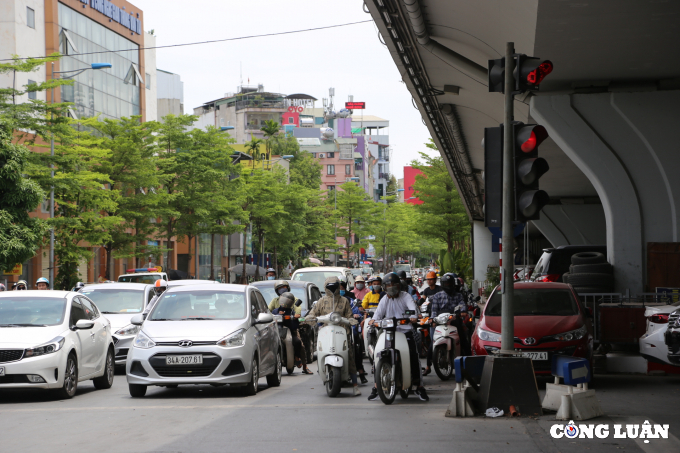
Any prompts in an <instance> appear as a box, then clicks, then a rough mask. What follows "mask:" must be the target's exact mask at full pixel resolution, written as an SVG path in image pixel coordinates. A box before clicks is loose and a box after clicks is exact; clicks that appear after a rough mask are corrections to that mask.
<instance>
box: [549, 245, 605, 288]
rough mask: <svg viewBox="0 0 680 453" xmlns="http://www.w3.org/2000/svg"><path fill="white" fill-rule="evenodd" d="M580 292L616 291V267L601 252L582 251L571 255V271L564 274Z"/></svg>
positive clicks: (564, 278) (564, 279)
mask: <svg viewBox="0 0 680 453" xmlns="http://www.w3.org/2000/svg"><path fill="white" fill-rule="evenodd" d="M562 281H563V282H564V283H570V284H571V286H573V287H574V290H575V291H576V292H577V293H579V294H582V293H611V292H613V291H614V268H613V266H612V265H611V264H609V263H608V262H607V257H606V256H604V254H602V253H599V252H580V253H575V254H573V255H572V256H571V266H569V272H567V273H565V274H564V275H562Z"/></svg>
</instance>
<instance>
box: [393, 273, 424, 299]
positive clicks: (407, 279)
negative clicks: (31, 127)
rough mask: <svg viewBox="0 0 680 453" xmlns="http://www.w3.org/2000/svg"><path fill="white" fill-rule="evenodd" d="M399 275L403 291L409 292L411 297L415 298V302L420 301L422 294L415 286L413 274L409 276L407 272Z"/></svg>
mask: <svg viewBox="0 0 680 453" xmlns="http://www.w3.org/2000/svg"><path fill="white" fill-rule="evenodd" d="M397 275H398V276H399V280H400V281H401V290H402V291H404V292H407V293H408V294H409V296H411V298H413V301H414V302H416V301H418V299H420V293H419V292H418V290H417V289H416V288H415V287H414V286H413V279H412V278H411V274H409V273H408V272H406V271H399V272H398V273H397Z"/></svg>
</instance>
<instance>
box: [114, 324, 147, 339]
mask: <svg viewBox="0 0 680 453" xmlns="http://www.w3.org/2000/svg"><path fill="white" fill-rule="evenodd" d="M141 328H142V326H136V325H134V324H128V325H127V326H125V327H123V328H122V329H119V330H118V331H116V333H115V334H114V335H120V336H122V337H123V336H127V335H137V333H138V332H139V329H141Z"/></svg>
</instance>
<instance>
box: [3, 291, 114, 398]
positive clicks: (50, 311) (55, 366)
mask: <svg viewBox="0 0 680 453" xmlns="http://www.w3.org/2000/svg"><path fill="white" fill-rule="evenodd" d="M113 375H114V347H113V340H112V338H111V325H110V323H109V321H108V320H107V319H106V318H104V317H103V316H102V315H101V314H100V313H99V310H98V309H97V307H96V306H95V305H94V304H93V303H92V301H91V300H89V299H88V298H87V297H85V296H83V295H82V294H79V293H76V292H71V291H12V292H3V293H0V390H2V389H6V388H40V389H52V390H53V391H54V393H56V394H57V396H58V397H59V398H72V397H73V396H74V395H75V394H76V389H77V388H78V382H80V381H84V380H87V379H91V380H92V381H94V386H95V387H96V388H98V389H107V388H110V387H111V385H113Z"/></svg>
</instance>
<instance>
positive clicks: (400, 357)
mask: <svg viewBox="0 0 680 453" xmlns="http://www.w3.org/2000/svg"><path fill="white" fill-rule="evenodd" d="M415 314H416V313H415V312H412V311H406V312H405V313H404V315H403V316H404V318H391V319H383V320H381V321H380V329H381V331H380V336H379V337H378V342H377V344H376V346H375V356H374V359H375V362H376V365H375V382H376V386H377V388H378V396H380V399H381V400H382V402H383V403H385V404H392V403H393V402H394V399H395V398H396V396H397V392H399V394H400V395H401V397H402V398H403V399H406V398H408V395H409V394H410V393H411V392H412V391H413V390H415V389H412V388H411V360H410V355H409V349H408V342H407V341H406V335H404V333H403V332H399V331H398V330H397V326H398V325H401V324H410V323H411V318H410V317H411V316H414V315H415Z"/></svg>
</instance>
